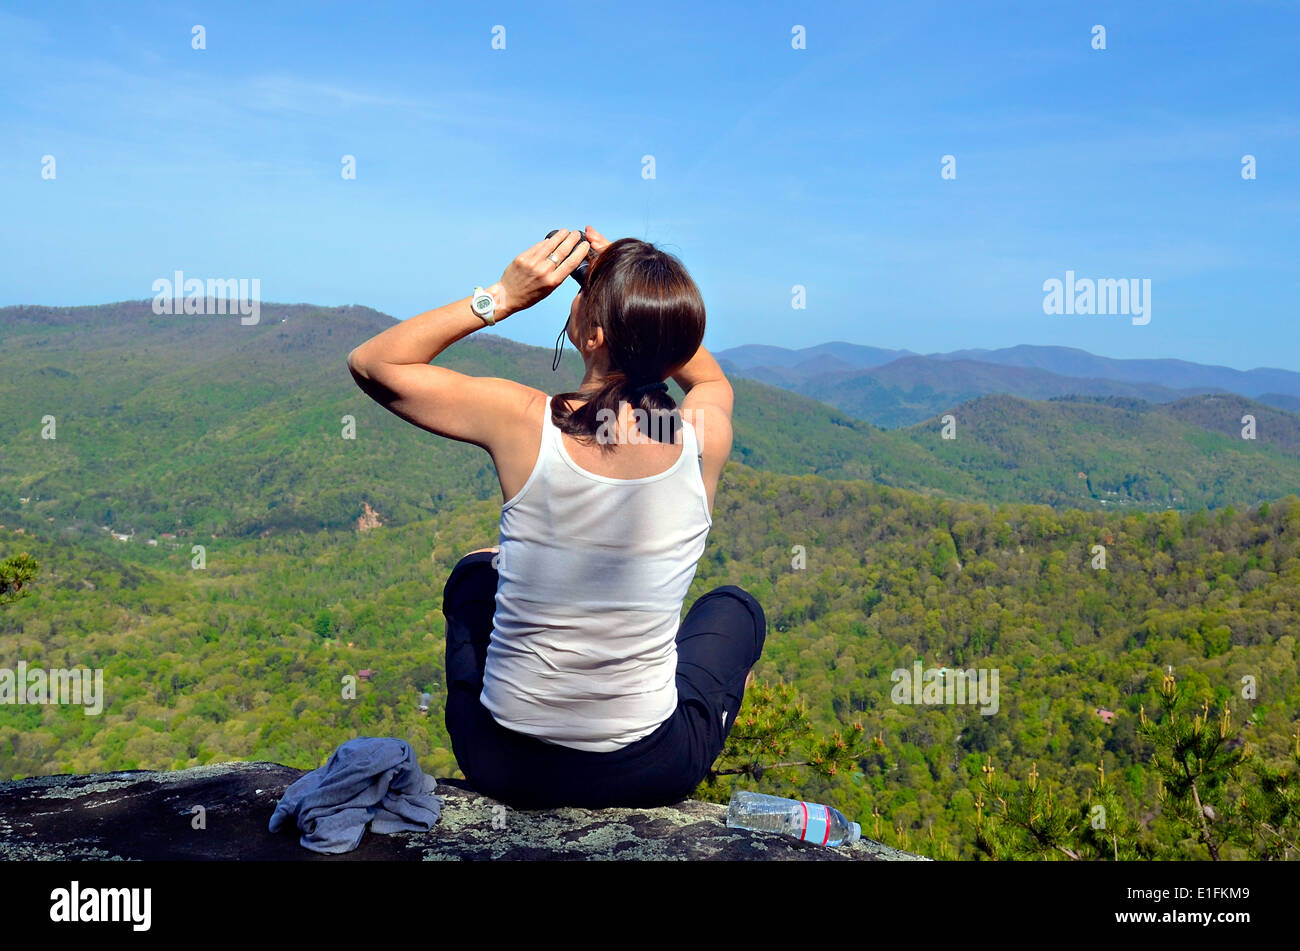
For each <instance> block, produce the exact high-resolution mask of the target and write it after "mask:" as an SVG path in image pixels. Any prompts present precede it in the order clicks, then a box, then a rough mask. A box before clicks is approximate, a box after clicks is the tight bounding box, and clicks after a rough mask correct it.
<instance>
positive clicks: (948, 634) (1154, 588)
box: [0, 465, 1300, 857]
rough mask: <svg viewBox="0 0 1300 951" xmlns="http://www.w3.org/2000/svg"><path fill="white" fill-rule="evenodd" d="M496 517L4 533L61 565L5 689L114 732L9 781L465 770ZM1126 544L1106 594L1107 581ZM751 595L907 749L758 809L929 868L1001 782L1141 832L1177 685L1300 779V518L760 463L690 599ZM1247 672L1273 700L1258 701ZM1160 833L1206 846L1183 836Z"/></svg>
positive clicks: (1299, 510) (782, 671) (783, 788)
mask: <svg viewBox="0 0 1300 951" xmlns="http://www.w3.org/2000/svg"><path fill="white" fill-rule="evenodd" d="M496 508H497V507H496V506H495V504H494V503H492V502H486V501H485V502H471V503H465V504H458V505H455V506H449V507H448V508H447V509H446V510H445V511H444V512H442V513H441V514H440V515H439V516H438V517H436V518H433V519H430V520H427V521H423V522H414V523H411V524H409V525H406V526H402V527H400V528H391V527H385V528H379V529H375V530H372V531H368V532H364V533H358V532H332V533H316V534H310V535H297V534H289V535H283V534H281V535H271V536H268V537H266V538H241V539H217V540H209V541H207V543H206V544H207V560H206V567H205V568H203V569H201V570H198V569H195V568H193V567H192V560H191V549H190V542H189V540H185V541H179V540H178V541H175V542H170V541H168V542H164V543H162V544H160V545H158V546H156V547H151V546H147V545H144V544H140V543H138V542H135V541H129V542H125V543H123V542H118V541H115V540H113V539H111V538H110V537H108V536H107V535H106V534H105V533H102V532H98V531H95V530H90V529H87V530H85V531H79V530H76V529H73V530H68V527H67V526H62V527H61V526H58V525H57V524H47V525H46V526H44V527H43V526H40V525H37V526H34V527H32V528H30V529H25V530H24V533H23V534H17V533H16V532H15V531H14V530H13V527H12V526H10V527H9V528H7V529H5V530H3V531H0V556H4V555H8V554H10V553H12V552H15V551H22V550H26V551H29V552H30V553H31V554H32V555H34V556H35V557H36V558H37V559H38V560H39V561H40V562H41V565H42V572H41V575H40V577H39V579H38V581H37V583H36V585H35V589H34V592H33V594H32V595H31V596H30V597H28V598H27V599H26V600H23V601H19V602H17V603H15V604H11V605H8V606H6V607H4V608H0V643H2V644H3V645H4V655H5V658H6V664H12V663H14V662H15V661H16V660H19V659H21V660H25V661H26V662H27V663H28V664H32V665H35V664H42V665H44V666H46V667H71V666H87V667H100V668H102V669H103V670H104V677H105V693H106V701H105V709H104V712H103V714H102V715H100V716H86V715H85V714H84V713H83V712H82V711H81V710H79V709H76V708H72V707H68V706H32V705H27V706H18V705H4V706H0V778H12V777H16V776H22V775H32V774H45V773H54V772H78V773H84V772H92V771H103V770H112V769H125V768H167V767H174V766H175V767H179V766H186V765H193V764H199V763H206V762H212V761H220V760H225V759H232V758H233V759H258V760H274V761H278V762H283V763H287V764H290V765H295V766H299V767H304V768H306V767H311V766H316V765H319V764H320V763H321V762H323V760H324V758H325V757H326V756H327V755H328V754H329V752H330V751H331V750H332V749H333V748H334V747H335V746H337V745H338V744H339V743H341V742H343V741H344V740H346V739H349V738H351V737H352V736H355V735H358V734H368V735H392V736H402V737H404V738H407V739H408V740H409V741H410V742H411V743H412V744H413V746H414V747H415V749H416V752H417V753H418V754H419V755H420V758H421V761H422V762H423V763H425V765H426V767H428V768H429V769H431V771H433V772H435V773H437V774H438V775H456V772H455V764H454V760H453V759H452V757H451V755H450V753H449V743H448V740H447V737H446V733H445V730H444V728H443V725H442V721H441V711H442V702H443V695H444V694H443V683H444V681H443V669H442V667H443V655H442V634H443V619H442V615H441V603H440V598H441V589H442V584H443V582H444V580H445V578H446V575H447V573H448V572H449V570H450V568H451V566H452V565H453V563H454V562H455V560H456V558H457V557H459V555H460V554H462V553H463V552H465V551H468V550H470V549H473V548H477V547H481V546H483V545H485V544H489V543H491V542H492V541H493V540H494V539H495V524H496V523H495V517H496ZM1098 544H1101V545H1105V546H1106V548H1107V551H1108V563H1107V566H1106V568H1105V570H1097V569H1094V568H1093V567H1092V558H1093V546H1094V545H1098ZM795 546H802V548H803V551H804V553H805V555H806V559H807V561H806V566H805V567H803V568H796V567H794V564H793V560H792V552H793V551H795ZM724 583H734V584H740V585H743V586H745V587H747V588H748V589H749V590H751V591H753V592H754V594H755V595H756V596H757V597H758V598H759V599H760V601H761V602H762V603H763V604H764V606H765V609H766V611H767V614H768V620H769V637H768V644H767V648H766V650H765V653H764V657H763V660H762V661H761V663H760V665H759V667H758V669H757V674H758V676H759V677H760V680H762V681H764V682H775V681H777V680H778V679H784V680H785V681H786V682H788V683H791V684H793V685H794V686H795V687H796V689H797V690H798V692H799V694H800V695H801V696H802V697H803V698H804V699H805V700H806V701H807V703H808V705H809V712H810V716H811V718H812V720H813V722H814V723H815V724H816V726H817V727H818V728H819V730H821V731H823V732H829V731H831V730H833V729H837V728H843V727H844V726H845V725H846V724H851V723H853V722H855V721H861V722H862V723H863V724H864V726H865V728H866V729H867V731H868V733H869V735H871V736H873V737H877V736H878V737H879V738H880V746H879V748H878V749H877V748H873V750H872V751H871V752H869V753H868V754H867V755H865V756H863V757H862V758H861V759H860V760H859V762H858V769H856V770H855V771H853V772H852V774H849V775H844V774H841V775H839V776H837V777H834V778H830V779H826V778H821V777H817V776H815V775H813V774H811V773H809V772H808V771H806V770H781V771H777V770H773V771H772V772H771V773H769V774H767V775H766V776H765V778H764V779H763V780H762V781H761V782H759V783H757V784H752V783H750V784H749V785H751V786H752V787H753V788H759V789H765V790H768V791H773V792H778V793H781V794H797V795H800V796H803V797H805V798H809V799H813V800H818V801H827V802H830V803H832V804H834V805H836V806H837V807H839V808H841V809H842V810H844V811H845V812H846V813H848V814H849V815H852V816H855V817H857V818H859V819H860V820H861V821H863V823H864V830H865V829H868V828H869V827H868V824H867V823H868V819H869V818H870V817H871V816H872V815H873V811H876V810H878V811H879V814H880V815H881V816H883V817H884V823H885V831H884V832H883V833H881V836H882V837H884V838H885V839H886V840H887V841H898V842H899V843H900V844H901V843H903V842H908V843H909V844H910V845H911V846H912V847H913V848H917V849H918V850H920V851H923V852H927V853H928V854H934V855H947V856H948V857H953V856H969V855H971V854H972V847H971V843H970V839H971V835H970V830H969V823H970V820H971V819H972V817H973V814H974V805H973V803H974V801H975V797H976V796H977V795H978V785H977V784H978V781H979V778H980V767H981V766H982V765H983V764H985V763H986V762H992V763H994V764H995V765H996V768H997V769H998V770H999V772H1000V774H1005V775H1008V776H1013V777H1016V778H1018V779H1023V778H1024V777H1025V776H1026V774H1027V773H1028V772H1029V770H1030V768H1031V766H1032V767H1035V768H1036V771H1037V773H1038V775H1040V776H1041V777H1043V778H1044V779H1045V780H1047V781H1050V782H1051V783H1052V784H1053V786H1054V788H1056V789H1057V791H1058V793H1057V796H1058V800H1059V801H1060V802H1061V803H1062V805H1063V806H1064V805H1068V804H1071V803H1074V804H1081V803H1082V802H1083V801H1084V799H1083V797H1084V796H1085V795H1086V790H1087V789H1089V788H1090V786H1091V784H1092V783H1093V781H1094V779H1095V775H1096V769H1097V766H1098V764H1099V763H1100V764H1103V765H1104V767H1105V769H1106V772H1107V774H1108V775H1110V776H1113V777H1115V778H1116V782H1118V783H1119V794H1120V796H1121V798H1122V800H1123V802H1124V803H1126V804H1127V808H1128V809H1129V810H1130V811H1131V812H1133V813H1134V814H1138V813H1140V812H1144V811H1146V810H1148V809H1149V807H1150V804H1151V803H1154V802H1155V801H1156V789H1155V780H1154V778H1153V776H1152V774H1151V773H1150V771H1149V768H1148V766H1147V758H1148V756H1149V750H1148V749H1147V748H1146V747H1145V746H1144V745H1143V744H1142V743H1141V742H1140V741H1139V740H1138V738H1137V737H1136V734H1135V728H1136V722H1137V719H1138V713H1139V708H1140V707H1143V706H1145V709H1146V710H1147V711H1148V712H1150V711H1151V710H1153V709H1154V701H1153V690H1154V687H1155V686H1156V685H1158V683H1159V678H1160V675H1161V673H1162V672H1163V671H1165V670H1166V668H1167V667H1168V666H1172V667H1173V668H1174V670H1175V671H1176V672H1177V676H1178V677H1179V678H1180V680H1181V681H1182V682H1183V683H1185V684H1186V685H1188V686H1189V687H1190V688H1191V689H1192V690H1194V691H1195V692H1196V695H1197V696H1198V697H1200V696H1204V697H1205V698H1206V699H1211V700H1214V701H1215V702H1216V703H1222V702H1224V701H1229V702H1230V703H1231V706H1232V709H1233V711H1234V718H1235V719H1234V723H1238V724H1242V725H1243V726H1244V729H1245V733H1244V736H1245V738H1246V739H1247V740H1248V741H1249V742H1250V744H1251V746H1252V747H1253V748H1254V749H1256V750H1257V751H1259V753H1260V754H1261V755H1262V756H1264V757H1265V758H1266V759H1267V761H1269V762H1276V763H1284V762H1285V759H1286V754H1287V750H1288V747H1289V745H1290V743H1291V740H1290V734H1291V733H1292V732H1293V731H1294V730H1295V729H1296V727H1297V724H1296V723H1295V722H1294V721H1295V711H1296V710H1297V709H1300V676H1297V670H1298V669H1300V642H1298V635H1300V614H1298V613H1297V612H1298V607H1297V606H1300V499H1297V498H1295V497H1291V498H1288V499H1286V500H1284V501H1281V502H1278V503H1275V504H1273V505H1271V506H1262V507H1260V508H1259V509H1256V510H1253V511H1244V510H1243V511H1232V510H1225V511H1223V512H1221V513H1218V514H1215V515H1207V514H1205V513H1197V514H1193V515H1181V514H1179V513H1174V512H1167V513H1163V514H1159V515H1149V514H1144V513H1100V512H1094V513H1084V512H1078V511H1073V512H1065V513H1057V512H1053V511H1052V510H1051V509H1048V508H1046V507H1042V506H1008V507H1002V508H999V509H996V510H993V509H989V508H987V507H985V506H980V505H966V504H962V503H946V502H935V501H933V500H930V499H926V498H925V497H922V496H919V495H917V494H915V493H909V492H904V491H899V490H892V489H887V488H881V487H877V486H873V485H870V484H868V483H865V482H835V481H830V480H826V479H822V478H819V477H816V476H783V475H774V474H769V473H760V472H756V471H754V470H751V469H748V468H746V467H743V466H738V465H737V466H733V467H730V468H729V469H728V470H727V472H726V474H725V476H724V484H723V486H722V487H721V490H720V493H719V498H718V502H717V507H716V521H715V528H714V530H713V533H712V534H711V536H710V539H709V543H708V548H707V550H706V552H705V555H704V558H703V559H702V560H701V562H700V566H699V570H698V573H697V577H696V580H695V583H694V585H693V586H692V589H691V593H690V598H694V597H696V596H698V595H699V594H701V593H702V592H703V591H705V590H707V589H709V588H711V587H713V586H714V585H718V584H724ZM688 603H689V602H688ZM918 660H919V661H922V662H923V663H924V664H925V665H926V666H927V667H938V666H941V665H943V666H949V667H954V666H966V667H971V668H983V669H997V670H998V671H999V672H1000V678H1001V684H1000V694H999V703H998V708H997V711H996V712H995V713H994V714H993V715H988V716H986V715H983V714H981V713H980V712H979V710H978V709H977V708H974V707H971V706H913V705H907V704H897V703H895V702H893V700H892V699H891V689H892V681H891V672H892V671H894V670H897V669H907V668H910V667H911V666H912V664H913V663H914V662H915V661H918ZM362 669H370V670H373V671H374V675H373V677H372V679H371V680H369V681H359V682H358V683H357V694H356V697H355V699H347V698H345V697H344V696H343V692H342V687H341V685H342V684H343V678H344V677H345V676H349V675H355V674H356V673H357V672H358V671H359V670H362ZM1246 674H1249V675H1250V676H1251V677H1253V678H1255V679H1256V682H1257V685H1258V692H1257V699H1251V700H1242V699H1240V697H1239V695H1238V693H1239V688H1240V683H1241V678H1242V676H1243V675H1246ZM423 690H428V691H429V692H430V693H431V694H432V695H433V704H432V708H431V710H432V713H431V715H430V716H429V717H427V718H425V717H422V716H420V714H419V713H418V712H417V711H416V709H415V706H416V701H417V697H418V695H419V693H420V692H421V691H423ZM1198 702H1199V701H1198ZM1097 708H1106V709H1109V710H1111V711H1115V712H1116V713H1117V718H1116V720H1115V722H1113V723H1110V724H1107V723H1104V722H1102V721H1101V720H1100V719H1099V718H1098V717H1097V716H1096V715H1095V710H1096V709H1097ZM744 716H745V712H744V711H742V719H743V717H744ZM724 793H725V790H724ZM895 828H896V829H898V830H899V831H898V832H894V831H892V830H894V829H895ZM868 834H870V833H868ZM931 835H932V836H933V838H931ZM1146 835H1147V837H1148V838H1150V839H1152V840H1153V841H1155V842H1157V843H1163V847H1164V848H1166V849H1175V850H1176V849H1178V848H1181V846H1179V844H1178V837H1177V835H1176V834H1175V833H1174V832H1172V831H1171V830H1169V829H1162V828H1161V826H1160V825H1159V823H1154V824H1152V825H1151V827H1150V828H1149V830H1148V831H1147V833H1146Z"/></svg>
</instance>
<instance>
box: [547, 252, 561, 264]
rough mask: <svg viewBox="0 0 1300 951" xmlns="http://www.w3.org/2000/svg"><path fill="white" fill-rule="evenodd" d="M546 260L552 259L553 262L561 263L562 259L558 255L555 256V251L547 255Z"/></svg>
mask: <svg viewBox="0 0 1300 951" xmlns="http://www.w3.org/2000/svg"><path fill="white" fill-rule="evenodd" d="M546 260H548V261H550V262H551V263H552V264H559V263H560V259H559V258H557V257H556V256H555V253H554V252H552V253H550V254H548V255H547V256H546Z"/></svg>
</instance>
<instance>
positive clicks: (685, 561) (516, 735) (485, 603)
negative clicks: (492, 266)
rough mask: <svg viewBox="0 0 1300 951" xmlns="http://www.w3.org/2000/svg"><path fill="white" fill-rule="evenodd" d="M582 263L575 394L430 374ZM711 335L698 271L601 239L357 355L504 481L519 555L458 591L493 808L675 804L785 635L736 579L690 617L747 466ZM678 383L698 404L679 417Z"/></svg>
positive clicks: (380, 381)
mask: <svg viewBox="0 0 1300 951" xmlns="http://www.w3.org/2000/svg"><path fill="white" fill-rule="evenodd" d="M584 261H589V271H588V273H587V275H586V279H585V282H584V286H583V289H582V290H581V291H580V292H579V293H578V294H577V296H576V297H574V299H573V304H572V306H571V307H570V310H569V321H568V327H567V334H568V338H569V340H570V341H571V342H572V343H573V345H574V346H575V347H577V348H578V350H579V351H580V352H581V353H582V357H583V361H584V362H585V364H586V372H585V373H584V375H583V379H582V384H581V386H580V387H579V388H578V390H576V391H574V392H569V393H560V394H557V395H555V396H551V397H548V396H547V394H545V393H543V392H542V391H540V390H536V389H533V388H532V387H528V386H524V385H522V384H519V383H515V382H513V381H511V380H503V379H490V378H480V377H469V376H465V375H463V374H460V373H456V372H454V371H452V370H448V369H446V368H445V367H439V366H431V365H430V361H432V360H435V359H436V358H437V357H438V355H439V354H440V353H442V351H443V350H445V349H446V348H447V347H449V346H450V345H451V344H453V343H455V342H456V341H457V340H460V339H461V338H462V337H465V336H467V335H468V334H470V333H472V332H473V331H474V330H476V329H478V328H479V327H481V326H484V325H485V324H486V323H489V322H490V323H500V322H501V321H502V320H503V319H506V318H509V317H511V316H513V315H514V314H517V313H519V312H520V311H523V310H526V309H527V308H529V307H531V306H532V305H533V304H536V303H537V302H538V301H540V300H542V299H543V298H544V297H546V296H547V295H548V294H550V293H551V292H552V291H553V290H555V288H557V287H558V286H559V285H560V284H561V283H563V282H564V279H565V278H566V277H568V276H569V275H570V274H571V273H572V272H573V271H574V270H575V269H576V268H577V267H578V266H579V265H580V264H582V263H583V262H584ZM485 294H490V295H491V300H490V301H488V300H487V299H486V297H485ZM471 304H473V307H472V306H471ZM703 338H704V303H703V301H702V299H701V297H700V293H699V290H698V289H697V288H696V286H695V283H694V282H693V281H692V280H691V278H690V275H689V274H687V272H686V270H685V268H684V267H683V266H682V265H681V262H679V261H678V260H677V259H676V258H675V257H673V256H672V255H670V254H667V253H665V252H663V251H660V250H659V249H657V248H655V247H654V246H653V245H650V244H647V243H646V242H643V241H638V240H636V239H633V238H624V239H622V240H620V241H616V242H613V243H611V242H609V241H607V240H606V239H605V238H604V237H602V236H601V235H600V233H599V232H597V231H596V230H595V229H593V228H590V227H588V228H587V229H586V231H585V233H580V232H576V231H572V232H571V231H568V230H564V229H561V230H560V231H557V232H555V233H554V234H553V235H551V236H550V237H548V238H547V239H545V240H543V241H539V242H538V243H537V244H535V245H533V247H531V248H529V249H528V250H527V251H525V252H524V253H523V254H521V255H519V257H517V258H515V259H514V260H513V261H512V262H511V263H510V265H509V266H508V267H507V268H506V270H505V273H504V274H503V275H502V277H501V280H500V281H498V282H497V283H496V284H494V285H492V286H491V287H490V288H487V289H486V291H483V289H481V288H478V289H476V294H475V295H474V297H473V298H461V299H460V300H458V301H455V302H453V303H451V304H448V305H446V306H445V307H441V308H439V309H437V310H433V311H429V312H427V313H423V314H420V315H419V316H417V317H413V318H411V319H410V320H407V321H404V322H403V323H401V324H398V325H397V326H395V327H392V328H391V329H389V330H385V331H384V332H383V333H381V334H379V335H378V336H376V337H374V338H372V339H371V340H368V341H366V342H365V343H364V344H362V345H361V346H359V347H357V348H356V349H355V350H353V351H352V353H351V354H350V355H349V356H348V366H349V368H350V370H351V371H352V374H353V376H354V378H355V379H356V380H357V383H358V385H360V386H361V387H362V389H364V390H365V391H366V392H367V393H368V394H370V395H371V396H372V397H373V398H374V399H375V400H376V401H378V402H379V403H380V404H382V405H383V406H385V407H387V408H388V409H389V410H391V411H392V412H393V413H395V414H397V415H398V416H400V417H402V418H403V419H405V420H407V421H408V422H411V423H414V424H415V425H417V426H420V427H421V428H423V429H427V430H429V431H430V432H433V433H436V434H438V435H440V436H446V437H448V438H451V439H457V440H461V441H463V442H470V443H474V444H475V445H477V446H481V447H483V448H484V449H486V450H487V451H488V452H489V453H490V454H491V456H492V461H493V462H494V463H495V465H496V471H497V476H498V478H499V479H500V482H501V495H502V499H503V504H502V507H501V523H500V544H499V546H498V548H491V549H480V550H478V551H475V552H471V553H470V554H468V555H466V556H465V557H464V558H462V559H461V560H460V562H459V563H458V564H457V565H456V567H455V569H454V570H453V571H452V573H451V576H450V578H449V579H448V581H447V584H446V587H445V589H444V591H443V613H444V614H445V616H446V618H447V645H446V646H447V667H446V670H447V708H446V723H447V732H448V734H449V735H450V736H451V743H452V750H453V752H454V753H455V756H456V762H457V763H458V764H459V765H460V768H461V770H462V771H463V772H464V774H465V777H466V779H467V780H468V781H469V783H470V785H472V786H473V787H474V788H475V789H476V790H478V791H479V792H481V793H483V794H485V795H487V796H490V797H492V798H494V799H497V800H499V801H501V802H504V803H507V804H510V805H513V806H516V807H518V808H548V807H556V806H586V807H591V808H600V807H605V806H656V805H666V804H669V803H673V802H678V801H680V800H682V799H684V798H686V797H688V796H689V795H690V793H691V792H692V790H694V789H695V787H696V786H697V785H699V783H700V782H701V781H702V780H703V779H704V777H705V776H706V775H707V773H708V771H709V768H710V767H711V766H712V764H713V762H714V760H715V759H716V758H717V756H718V754H719V753H720V752H721V750H722V747H723V744H724V742H725V740H726V737H727V734H728V732H729V731H730V729H731V726H732V724H733V723H734V721H735V718H736V715H737V713H738V712H739V710H740V705H741V701H742V699H743V696H744V691H745V687H746V685H747V677H748V675H749V672H750V669H751V668H752V667H753V666H754V664H755V663H756V662H757V660H758V658H759V655H760V654H761V652H762V649H763V642H764V639H765V637H766V633H767V627H766V619H765V617H764V615H763V610H762V608H761V607H760V606H759V604H758V602H757V601H755V600H754V598H753V597H752V596H750V595H749V594H748V593H747V592H745V591H743V590H741V589H740V588H738V587H735V586H733V585H725V586H723V587H720V588H715V589H714V590H712V591H710V592H708V593H707V594H705V595H704V596H702V597H701V598H700V599H699V600H698V601H696V602H695V604H694V605H693V606H692V607H691V609H690V611H689V612H688V613H687V615H686V618H685V620H681V608H682V603H683V601H684V599H685V597H686V593H687V590H688V588H689V587H690V584H691V580H692V579H693V578H694V576H695V569H696V565H697V563H698V561H699V558H700V555H701V554H702V553H703V550H704V543H705V538H706V537H707V535H708V532H709V529H710V527H712V524H713V522H712V514H711V513H712V510H713V498H714V493H715V490H716V488H717V485H718V479H719V477H720V476H721V474H722V467H723V465H724V464H725V462H726V460H727V456H728V455H729V454H730V452H731V408H732V391H731V385H730V384H729V383H728V382H727V379H726V377H725V376H724V375H723V373H722V370H721V369H720V368H719V366H718V363H717V361H716V360H714V359H713V357H712V356H711V355H710V354H709V353H708V351H706V350H705V349H704V348H703V347H702V346H700V343H701V341H702V340H703ZM670 376H671V377H672V378H673V379H674V380H676V381H677V383H678V384H679V385H680V386H681V387H682V389H683V390H684V391H685V394H686V395H685V398H684V400H683V403H682V406H681V407H680V410H679V408H678V407H677V405H676V403H675V401H674V400H673V399H672V397H671V396H669V395H668V386H667V383H665V382H664V381H665V379H666V378H668V377H670ZM652 417H653V418H657V419H658V420H659V421H660V422H661V423H662V422H663V421H664V420H665V419H666V420H667V422H668V423H669V425H667V426H664V425H658V426H649V425H647V421H648V420H649V419H651V418H652ZM665 430H667V434H666V435H665Z"/></svg>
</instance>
